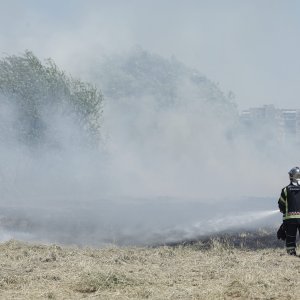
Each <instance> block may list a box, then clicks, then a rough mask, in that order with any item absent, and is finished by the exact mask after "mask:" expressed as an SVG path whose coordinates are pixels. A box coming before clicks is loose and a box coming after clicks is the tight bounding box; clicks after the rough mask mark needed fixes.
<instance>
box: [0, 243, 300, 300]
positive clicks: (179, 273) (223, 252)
mask: <svg viewBox="0 0 300 300" xmlns="http://www.w3.org/2000/svg"><path fill="white" fill-rule="evenodd" d="M0 262H1V273H0V298H1V299H214V300H215V299H270V300H271V299H299V295H298V293H299V287H300V281H299V280H298V276H299V271H300V258H298V257H290V256H287V255H286V254H285V251H284V249H283V248H282V249H278V248H277V249H259V250H247V249H237V248H232V247H231V246H230V245H228V244H226V243H220V242H218V241H216V240H214V241H213V242H212V244H211V247H210V249H205V247H204V245H203V244H201V243H198V244H194V245H189V246H176V247H157V248H117V247H109V248H103V249H78V248H62V247H59V246H42V245H32V244H25V243H21V242H17V241H10V242H7V243H4V244H0Z"/></svg>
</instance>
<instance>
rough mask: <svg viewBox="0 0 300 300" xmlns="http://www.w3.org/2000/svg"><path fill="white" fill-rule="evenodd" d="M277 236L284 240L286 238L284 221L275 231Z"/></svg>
mask: <svg viewBox="0 0 300 300" xmlns="http://www.w3.org/2000/svg"><path fill="white" fill-rule="evenodd" d="M277 238H278V239H279V240H283V241H285V239H286V226H285V224H284V223H282V224H281V225H280V227H279V229H278V231H277Z"/></svg>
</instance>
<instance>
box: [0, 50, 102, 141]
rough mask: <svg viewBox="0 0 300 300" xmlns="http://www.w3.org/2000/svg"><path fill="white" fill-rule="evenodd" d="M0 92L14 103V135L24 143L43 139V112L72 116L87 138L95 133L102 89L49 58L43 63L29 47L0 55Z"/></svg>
mask: <svg viewBox="0 0 300 300" xmlns="http://www.w3.org/2000/svg"><path fill="white" fill-rule="evenodd" d="M0 93H1V94H2V97H1V98H2V99H7V100H6V101H9V103H10V104H11V105H13V106H14V107H15V109H16V111H17V118H16V122H15V127H16V129H17V131H18V137H19V138H20V139H21V140H22V141H23V142H25V143H27V144H30V145H35V144H39V143H42V142H43V140H44V138H45V136H46V133H47V126H48V125H47V123H46V122H45V120H44V116H45V115H46V114H47V115H49V114H50V115H53V116H55V115H56V114H61V115H62V116H66V117H67V116H72V117H74V118H75V121H76V123H77V124H78V125H79V126H80V127H81V128H82V129H83V131H84V132H85V133H86V136H88V137H89V138H90V140H95V139H97V138H98V137H99V133H100V125H101V116H102V105H103V96H102V93H101V92H100V91H99V90H97V88H96V87H95V86H93V85H91V84H89V83H85V82H82V81H80V80H78V79H74V78H72V77H71V76H68V75H66V73H65V72H63V71H62V70H60V69H59V68H58V67H57V65H56V64H55V63H54V61H53V60H51V59H48V60H46V61H45V63H44V64H43V63H42V62H41V61H40V60H39V59H38V58H37V57H36V56H35V55H34V54H33V53H32V52H30V51H25V53H24V54H23V55H21V56H15V55H13V56H7V57H5V58H3V59H1V60H0ZM1 98H0V99H1ZM1 101H4V100H1Z"/></svg>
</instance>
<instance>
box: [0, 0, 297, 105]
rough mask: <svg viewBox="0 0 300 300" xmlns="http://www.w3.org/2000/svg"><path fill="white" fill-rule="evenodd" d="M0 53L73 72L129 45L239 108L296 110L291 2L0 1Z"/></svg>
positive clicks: (294, 25) (293, 6)
mask: <svg viewBox="0 0 300 300" xmlns="http://www.w3.org/2000/svg"><path fill="white" fill-rule="evenodd" d="M0 4H1V10H0V45H1V46H0V49H1V50H0V54H1V55H2V56H3V55H5V54H19V53H21V52H22V51H24V50H25V49H30V50H32V51H33V52H34V53H35V54H37V55H38V56H39V57H40V58H41V59H43V58H47V57H52V58H54V59H55V61H56V62H57V63H58V64H59V65H60V66H61V67H62V68H64V69H66V70H67V71H69V72H72V73H75V74H76V75H78V74H79V75H80V70H82V66H84V65H87V64H88V63H89V64H90V63H92V62H93V60H94V59H95V58H97V57H100V56H103V55H107V54H110V53H115V52H122V51H126V50H128V49H130V48H132V47H135V46H136V45H139V46H141V47H142V48H144V49H145V50H148V51H150V52H153V53H157V54H160V55H163V56H164V57H167V58H168V57H171V56H172V55H174V56H175V57H176V58H177V59H178V60H180V61H182V62H183V63H185V64H187V65H188V66H190V67H195V68H197V69H198V70H199V71H200V72H201V73H203V74H205V75H206V76H207V77H208V78H210V79H211V80H213V81H214V82H217V83H219V85H220V87H221V89H222V90H223V91H224V92H225V93H227V92H228V91H230V90H232V91H233V92H234V94H235V95H236V102H237V104H238V106H239V109H244V108H247V107H249V106H260V105H263V104H269V103H274V104H275V105H276V106H278V107H295V108H300V105H299V104H298V100H299V95H300V84H299V81H300V60H299V53H300V49H299V48H300V47H299V46H300V39H299V37H300V18H299V15H300V2H299V1H296V0H288V1H287V0H285V1H283V0H282V1H279V0H265V1H261V0H251V1H250V0H248V1H246V0H245V1H239V0H235V1H234V0H219V1H212V0H209V1H208V0H207V1H204V0H202V1H196V0H195V1H192V0H187V1H175V0H165V1H162V0H159V1H158V0H151V1H150V0H148V1H145V0H144V1H142V0H127V1H121V0H119V1H117V0H116V1H111V0H110V1H100V0H99V1H93V0H88V1H86V0H81V1H79V0H64V1H58V0H51V1H50V0H49V1H46V0H44V1H43V0H27V1H24V0H19V1H16V0H7V1H6V0H0Z"/></svg>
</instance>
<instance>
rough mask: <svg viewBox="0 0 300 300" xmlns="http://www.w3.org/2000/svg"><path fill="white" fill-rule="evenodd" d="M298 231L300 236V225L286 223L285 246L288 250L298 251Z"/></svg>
mask: <svg viewBox="0 0 300 300" xmlns="http://www.w3.org/2000/svg"><path fill="white" fill-rule="evenodd" d="M297 230H298V231H299V234H300V224H297V223H286V240H285V245H286V249H287V250H293V249H296V237H297Z"/></svg>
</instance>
